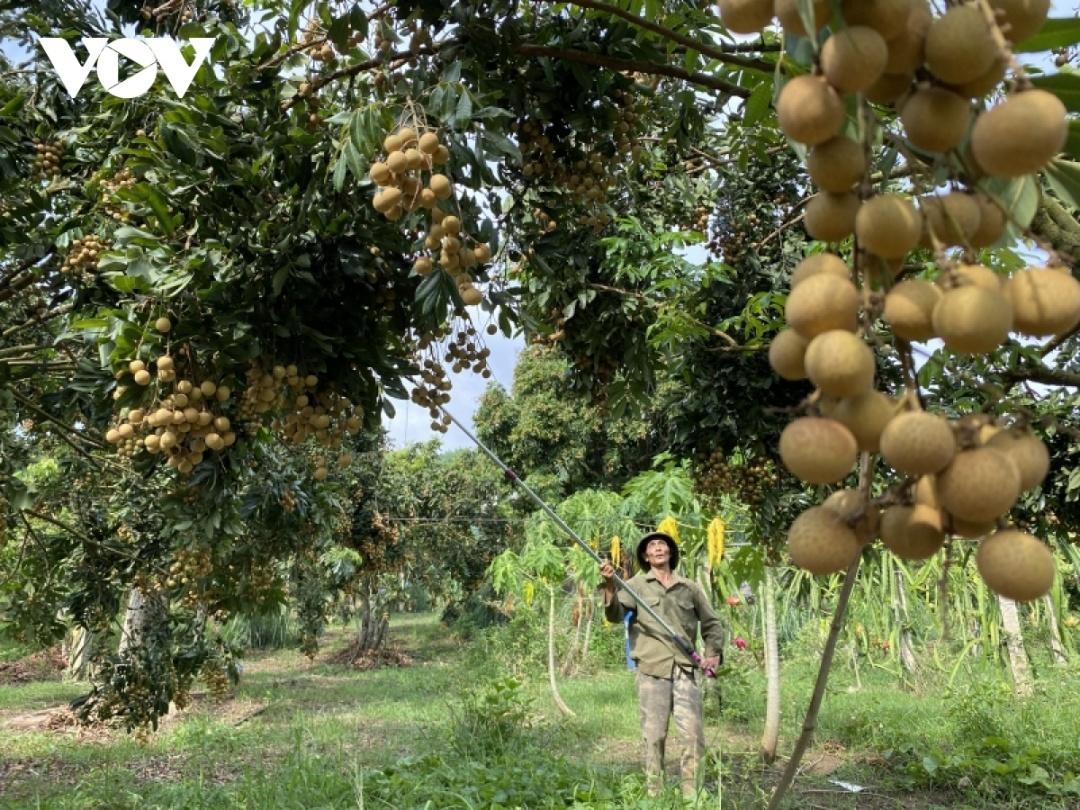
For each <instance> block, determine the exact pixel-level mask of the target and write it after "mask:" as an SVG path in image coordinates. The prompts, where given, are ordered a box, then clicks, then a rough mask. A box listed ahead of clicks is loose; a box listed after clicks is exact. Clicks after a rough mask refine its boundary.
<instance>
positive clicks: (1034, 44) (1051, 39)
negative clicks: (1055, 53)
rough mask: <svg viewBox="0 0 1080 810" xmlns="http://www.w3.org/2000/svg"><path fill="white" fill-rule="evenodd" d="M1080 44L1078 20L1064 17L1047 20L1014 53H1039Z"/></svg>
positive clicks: (1079, 24) (1015, 48) (1079, 23)
mask: <svg viewBox="0 0 1080 810" xmlns="http://www.w3.org/2000/svg"><path fill="white" fill-rule="evenodd" d="M1077 42H1080V18H1077V17H1065V18H1060V19H1056V20H1047V21H1046V23H1045V24H1044V25H1043V27H1042V28H1041V29H1039V33H1037V34H1035V35H1034V36H1031V37H1028V38H1027V39H1025V40H1024V41H1023V42H1021V43H1020V45H1019V46H1017V47H1014V48H1013V50H1014V51H1015V52H1016V53H1039V52H1040V51H1049V50H1052V49H1053V48H1062V47H1065V46H1067V45H1074V44H1076V43H1077Z"/></svg>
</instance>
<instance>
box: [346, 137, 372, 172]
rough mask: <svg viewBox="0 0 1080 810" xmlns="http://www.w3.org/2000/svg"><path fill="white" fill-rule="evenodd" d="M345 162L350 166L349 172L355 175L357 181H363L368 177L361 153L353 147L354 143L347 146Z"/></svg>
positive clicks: (350, 142)
mask: <svg viewBox="0 0 1080 810" xmlns="http://www.w3.org/2000/svg"><path fill="white" fill-rule="evenodd" d="M345 160H346V161H347V162H348V164H349V171H351V172H352V173H353V177H355V178H356V179H357V180H363V179H364V178H365V177H367V168H366V166H365V165H364V163H365V161H364V159H363V157H361V156H360V153H359V152H358V151H357V150H356V147H355V146H353V144H352V141H349V142H348V143H347V144H345Z"/></svg>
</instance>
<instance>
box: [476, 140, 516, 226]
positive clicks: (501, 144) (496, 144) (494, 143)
mask: <svg viewBox="0 0 1080 810" xmlns="http://www.w3.org/2000/svg"><path fill="white" fill-rule="evenodd" d="M481 136H482V138H483V140H484V144H485V146H487V147H488V151H489V152H494V153H495V154H499V155H505V156H506V157H510V158H513V159H514V160H515V161H517V162H520V161H521V150H520V149H518V146H517V144H516V143H514V142H513V141H512V140H510V139H509V138H507V137H506V136H505V135H503V134H502V133H501V132H495V131H494V130H490V129H485V130H484V131H483V132H482V133H481ZM504 213H505V212H504Z"/></svg>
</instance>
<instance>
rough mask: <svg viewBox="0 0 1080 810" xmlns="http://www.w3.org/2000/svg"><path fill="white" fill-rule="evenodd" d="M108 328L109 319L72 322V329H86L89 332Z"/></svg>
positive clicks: (83, 319) (86, 319) (88, 319)
mask: <svg viewBox="0 0 1080 810" xmlns="http://www.w3.org/2000/svg"><path fill="white" fill-rule="evenodd" d="M108 326H109V320H108V318H77V319H76V320H74V321H72V322H71V328H72V329H84V330H87V331H98V330H100V329H106V328H108Z"/></svg>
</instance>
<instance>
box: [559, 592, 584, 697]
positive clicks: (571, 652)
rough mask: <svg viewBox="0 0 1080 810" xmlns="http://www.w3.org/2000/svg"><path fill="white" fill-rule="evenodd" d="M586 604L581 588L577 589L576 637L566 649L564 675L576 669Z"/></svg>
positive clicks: (575, 606)
mask: <svg viewBox="0 0 1080 810" xmlns="http://www.w3.org/2000/svg"><path fill="white" fill-rule="evenodd" d="M584 604H585V600H584V598H583V597H582V594H581V588H578V589H577V595H576V596H575V597H574V613H573V615H574V616H576V617H577V621H576V622H574V637H573V638H572V639H570V647H569V649H567V651H566V658H565V659H564V660H563V665H562V674H563V675H564V676H566V675H569V674H570V673H571V672H572V671H573V670H574V659H575V658H576V657H577V651H578V644H579V643H580V642H581V626H582V625H583V624H584V622H583V621H582V619H583V618H584V616H583V615H582V614H583V613H584V607H583V606H584Z"/></svg>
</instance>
